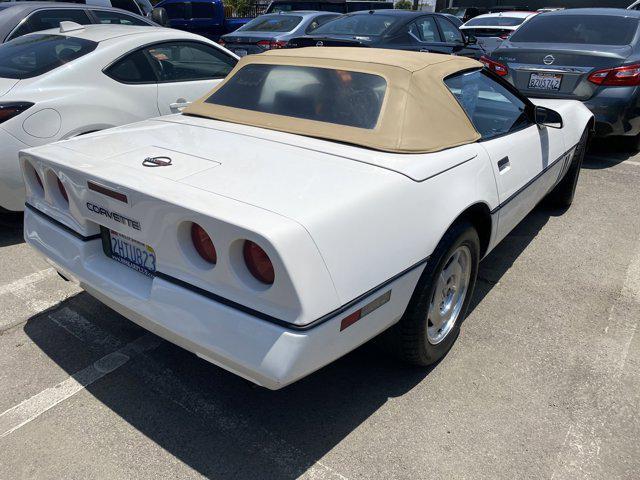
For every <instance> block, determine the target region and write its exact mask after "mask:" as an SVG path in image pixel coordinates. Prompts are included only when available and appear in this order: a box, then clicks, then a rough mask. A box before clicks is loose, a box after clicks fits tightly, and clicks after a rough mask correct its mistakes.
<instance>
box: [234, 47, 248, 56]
mask: <svg viewBox="0 0 640 480" xmlns="http://www.w3.org/2000/svg"><path fill="white" fill-rule="evenodd" d="M234 53H235V54H236V55H238V56H239V57H246V56H247V51H246V50H243V49H240V48H237V49H235V50H234Z"/></svg>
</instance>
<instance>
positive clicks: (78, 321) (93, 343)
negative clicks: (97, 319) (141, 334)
mask: <svg viewBox="0 0 640 480" xmlns="http://www.w3.org/2000/svg"><path fill="white" fill-rule="evenodd" d="M49 320H51V321H52V322H53V323H55V324H56V325H58V326H59V327H60V328H62V329H64V330H66V331H67V332H68V333H69V334H70V335H73V336H74V337H76V338H77V339H78V340H80V341H81V342H82V343H84V344H85V345H87V346H88V347H89V348H91V349H93V350H97V351H100V352H104V351H111V350H116V349H118V348H120V347H122V345H123V344H124V342H123V341H122V340H120V339H119V338H117V337H115V336H113V335H111V334H110V333H108V332H106V331H104V330H103V329H102V328H100V327H98V326H97V325H94V324H93V323H91V322H90V321H89V320H87V319H86V318H85V317H83V316H82V315H80V314H79V313H78V312H75V311H73V310H71V309H70V308H69V307H64V308H62V309H60V310H58V311H56V312H53V313H51V314H50V315H49Z"/></svg>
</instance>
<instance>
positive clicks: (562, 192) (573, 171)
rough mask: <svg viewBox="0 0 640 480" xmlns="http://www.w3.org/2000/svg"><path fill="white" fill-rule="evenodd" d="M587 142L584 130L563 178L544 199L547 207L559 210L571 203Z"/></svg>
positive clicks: (586, 134) (587, 137)
mask: <svg viewBox="0 0 640 480" xmlns="http://www.w3.org/2000/svg"><path fill="white" fill-rule="evenodd" d="M588 141H589V130H585V131H584V132H583V133H582V136H581V137H580V141H579V142H578V146H577V147H576V152H575V154H574V155H573V159H572V160H571V165H570V166H569V170H567V173H566V174H565V176H564V178H563V179H562V180H560V183H558V184H557V185H556V186H555V187H554V188H553V190H551V192H549V193H548V194H547V197H546V198H545V203H547V204H548V205H551V206H553V207H559V208H569V207H570V206H571V204H572V203H573V197H574V196H575V193H576V185H578V178H579V177H580V169H581V168H582V161H583V160H584V155H585V152H586V151H587V143H588Z"/></svg>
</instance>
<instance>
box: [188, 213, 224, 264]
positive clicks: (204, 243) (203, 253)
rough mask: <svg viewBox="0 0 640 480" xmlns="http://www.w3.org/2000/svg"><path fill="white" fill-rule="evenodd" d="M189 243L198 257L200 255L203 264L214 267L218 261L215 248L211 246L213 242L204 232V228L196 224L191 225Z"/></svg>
mask: <svg viewBox="0 0 640 480" xmlns="http://www.w3.org/2000/svg"><path fill="white" fill-rule="evenodd" d="M191 241H192V242H193V246H194V248H195V249H196V252H198V255H200V257H202V259H203V260H204V261H205V262H207V263H210V264H212V265H215V263H216V261H217V260H218V256H217V254H216V247H214V246H213V241H212V240H211V237H210V236H209V235H208V234H207V232H205V230H204V228H202V227H201V226H200V225H198V224H197V223H192V224H191Z"/></svg>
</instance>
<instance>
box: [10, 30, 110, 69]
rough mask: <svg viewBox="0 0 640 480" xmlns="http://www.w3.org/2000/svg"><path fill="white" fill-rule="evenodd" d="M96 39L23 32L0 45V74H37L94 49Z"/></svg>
mask: <svg viewBox="0 0 640 480" xmlns="http://www.w3.org/2000/svg"><path fill="white" fill-rule="evenodd" d="M97 46H98V44H97V43H96V42H91V41H89V40H83V39H80V38H72V37H63V36H61V35H43V34H40V35H37V34H36V35H26V36H24V37H19V38H17V39H15V40H11V41H10V42H7V43H4V44H2V45H0V77H2V78H15V79H24V78H32V77H37V76H38V75H42V74H43V73H46V72H48V71H50V70H53V69H54V68H58V67H60V66H61V65H64V64H65V63H69V62H71V61H73V60H76V59H77V58H80V57H82V56H83V55H86V54H87V53H89V52H92V51H93V50H95V48H96V47H97Z"/></svg>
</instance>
